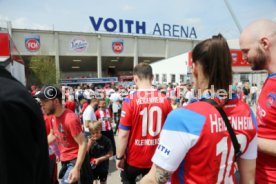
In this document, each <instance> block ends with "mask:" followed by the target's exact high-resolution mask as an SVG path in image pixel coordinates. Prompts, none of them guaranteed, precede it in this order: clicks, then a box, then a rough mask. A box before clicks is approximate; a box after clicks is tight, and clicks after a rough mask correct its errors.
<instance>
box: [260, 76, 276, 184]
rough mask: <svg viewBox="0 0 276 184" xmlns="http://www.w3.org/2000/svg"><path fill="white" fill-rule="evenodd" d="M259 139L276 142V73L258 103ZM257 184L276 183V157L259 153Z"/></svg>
mask: <svg viewBox="0 0 276 184" xmlns="http://www.w3.org/2000/svg"><path fill="white" fill-rule="evenodd" d="M256 116H257V122H258V126H259V129H258V137H261V138H265V139H271V140H274V141H275V140H276V73H275V74H271V75H269V76H268V78H267V80H266V81H265V83H264V85H263V88H262V91H261V94H260V96H259V99H258V103H257V113H256ZM256 182H257V183H276V157H273V156H270V155H267V154H265V153H262V152H258V158H257V170H256Z"/></svg>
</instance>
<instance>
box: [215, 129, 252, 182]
mask: <svg viewBox="0 0 276 184" xmlns="http://www.w3.org/2000/svg"><path fill="white" fill-rule="evenodd" d="M227 139H228V137H227V136H226V137H223V138H222V139H221V140H220V141H219V142H218V143H217V148H216V150H217V156H218V155H220V154H221V161H220V166H219V174H218V179H217V182H216V183H221V182H222V181H224V183H229V182H233V178H232V176H230V177H229V174H230V171H231V166H232V162H233V157H234V153H235V149H234V146H233V144H232V141H231V148H230V153H229V155H228V158H227V153H228V145H227V142H228V141H227ZM237 139H238V142H239V144H240V145H241V147H240V150H241V152H243V151H244V149H245V146H246V142H247V139H246V136H245V135H243V134H238V135H237ZM226 159H227V162H226ZM225 167H226V168H225ZM225 172H226V173H225ZM224 173H225V177H223V176H224Z"/></svg>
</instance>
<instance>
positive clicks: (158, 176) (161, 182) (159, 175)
mask: <svg viewBox="0 0 276 184" xmlns="http://www.w3.org/2000/svg"><path fill="white" fill-rule="evenodd" d="M170 176H171V174H170V172H168V171H166V170H164V169H162V168H160V167H158V166H156V173H155V180H156V183H157V184H165V183H167V181H168V179H169V178H170Z"/></svg>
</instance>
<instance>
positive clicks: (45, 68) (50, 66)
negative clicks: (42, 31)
mask: <svg viewBox="0 0 276 184" xmlns="http://www.w3.org/2000/svg"><path fill="white" fill-rule="evenodd" d="M28 65H29V66H28V68H29V76H28V79H27V80H28V83H29V84H36V85H45V84H55V83H56V66H55V61H54V58H53V57H50V56H33V57H31V58H30V61H29V63H28Z"/></svg>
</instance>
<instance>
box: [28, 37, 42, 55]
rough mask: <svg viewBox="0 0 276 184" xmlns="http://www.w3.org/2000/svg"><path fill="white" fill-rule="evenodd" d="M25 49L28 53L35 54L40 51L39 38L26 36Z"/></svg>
mask: <svg viewBox="0 0 276 184" xmlns="http://www.w3.org/2000/svg"><path fill="white" fill-rule="evenodd" d="M25 47H26V49H27V50H28V51H30V52H36V51H38V50H39V49H40V36H39V35H28V36H26V37H25Z"/></svg>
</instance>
